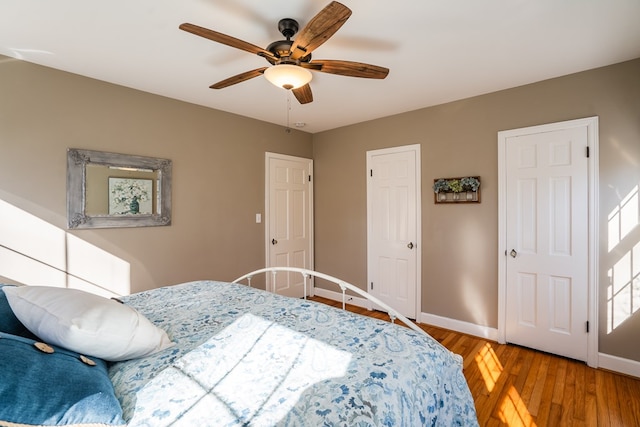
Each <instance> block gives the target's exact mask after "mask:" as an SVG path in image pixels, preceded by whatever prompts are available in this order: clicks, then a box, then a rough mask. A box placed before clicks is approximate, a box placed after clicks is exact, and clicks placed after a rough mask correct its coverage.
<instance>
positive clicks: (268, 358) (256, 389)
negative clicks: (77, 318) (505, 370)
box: [109, 281, 478, 427]
mask: <svg viewBox="0 0 640 427" xmlns="http://www.w3.org/2000/svg"><path fill="white" fill-rule="evenodd" d="M122 300H123V301H124V302H125V303H126V304H129V305H131V306H133V307H135V308H136V309H138V310H139V311H140V312H141V313H143V314H144V315H145V316H147V317H148V318H149V319H150V320H151V321H152V322H154V323H155V324H157V325H158V326H160V327H161V328H163V329H164V330H166V331H167V333H168V334H169V336H170V337H171V339H172V340H173V341H174V342H175V343H176V344H177V345H176V346H174V347H171V348H168V349H166V350H163V351H162V352H159V353H156V354H154V355H152V356H149V357H146V358H143V359H137V360H130V361H125V362H119V363H115V364H113V365H112V366H111V367H110V370H109V374H110V376H111V379H112V381H113V384H114V387H115V391H116V395H117V396H118V398H119V399H120V402H121V404H122V408H123V411H124V416H125V419H126V420H128V422H129V425H130V426H153V427H161V426H190V427H193V426H216V427H218V426H349V427H351V426H406V427H415V426H465V427H466V426H477V425H478V423H477V419H476V413H475V408H474V403H473V400H472V398H471V393H470V392H469V388H468V386H467V383H466V381H465V378H464V375H463V374H462V369H461V358H460V356H458V355H455V354H453V353H451V352H450V351H449V350H447V349H446V348H444V347H443V346H442V345H440V344H439V343H438V342H437V341H435V340H434V339H432V338H430V337H428V336H425V335H422V334H419V333H417V332H415V331H412V330H410V329H408V328H405V327H402V326H398V325H393V324H390V323H388V322H383V321H381V320H377V319H372V318H368V317H365V316H360V315H356V314H352V313H349V312H346V311H342V310H339V309H336V308H333V307H329V306H326V305H323V304H318V303H314V302H310V301H305V300H299V299H292V298H287V297H282V296H278V295H275V294H272V293H268V292H265V291H262V290H259V289H253V288H249V287H247V286H245V285H236V284H230V283H221V282H211V281H198V282H191V283H185V284H181V285H176V286H170V287H165V288H160V289H155V290H152V291H146V292H141V293H138V294H134V295H130V296H127V297H124V298H122Z"/></svg>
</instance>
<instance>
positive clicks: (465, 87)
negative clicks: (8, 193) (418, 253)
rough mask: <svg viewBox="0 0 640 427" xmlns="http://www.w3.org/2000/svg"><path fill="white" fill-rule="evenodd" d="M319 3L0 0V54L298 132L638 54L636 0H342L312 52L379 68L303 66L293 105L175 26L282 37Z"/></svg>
mask: <svg viewBox="0 0 640 427" xmlns="http://www.w3.org/2000/svg"><path fill="white" fill-rule="evenodd" d="M328 3H329V0H101V1H97V0H56V1H52V0H2V1H1V2H0V54H2V55H6V56H9V57H13V58H19V59H23V60H25V61H29V62H33V63H37V64H41V65H45V66H48V67H52V68H56V69H60V70H64V71H69V72H72V73H76V74H80V75H83V76H88V77H92V78H95V79H99V80H104V81H107V82H111V83H116V84H119V85H123V86H127V87H131V88H136V89H139V90H142V91H146V92H150V93H154V94H158V95H163V96H166V97H170V98H175V99H179V100H182V101H187V102H191V103H194V104H199V105H204V106H207V107H211V108H215V109H218V110H223V111H228V112H231V113H236V114H240V115H243V116H247V117H252V118H255V119H259V120H264V121H267V122H272V123H276V124H279V125H283V126H285V125H287V123H288V122H287V120H288V121H289V123H290V125H291V126H292V127H294V126H295V123H297V122H301V123H305V124H306V125H305V126H304V127H301V128H300V129H301V130H303V131H305V132H310V133H315V132H320V131H324V130H328V129H333V128H337V127H341V126H345V125H349V124H353V123H358V122H362V121H366V120H371V119H376V118H379V117H384V116H388V115H392V114H397V113H401V112H405V111H411V110H415V109H419V108H423V107H427V106H431V105H437V104H441V103H444V102H449V101H453V100H457V99H462V98H467V97H470V96H475V95H479V94H483V93H488V92H493V91H496V90H500V89H506V88H510V87H515V86H520V85H523V84H527V83H532V82H536V81H540V80H544V79H548V78H552V77H557V76H562V75H566V74H570V73H574V72H578V71H583V70H587V69H591V68H595V67H600V66H604V65H609V64H613V63H617V62H622V61H625V60H629V59H634V58H638V57H640V23H639V22H640V1H639V0H394V1H386V2H372V1H365V0H344V1H343V3H344V4H345V5H346V6H348V7H349V8H351V9H352V11H353V14H352V16H351V18H349V20H348V21H347V22H346V24H345V25H344V26H343V27H342V28H340V30H338V32H337V33H336V34H335V35H334V36H333V37H331V38H330V39H329V40H328V41H327V42H326V43H325V44H323V45H322V46H320V47H319V48H317V49H316V50H315V51H314V53H313V57H314V58H317V59H340V60H349V61H357V62H365V63H369V64H374V65H381V66H384V67H388V68H389V69H390V72H389V76H388V77H387V78H386V79H385V80H369V79H361V78H353V77H343V76H336V75H330V74H323V73H318V72H314V78H313V81H312V82H311V87H312V89H313V95H314V101H313V102H312V103H310V104H307V105H300V104H298V102H297V101H296V99H295V97H293V95H291V96H290V100H291V101H290V103H288V101H287V98H288V95H287V91H285V90H283V89H279V88H276V87H275V86H273V85H271V84H270V83H269V82H267V81H266V80H265V79H264V77H262V76H260V77H257V78H254V79H252V80H249V81H246V82H243V83H240V84H237V85H234V86H231V87H228V88H225V89H220V90H213V89H209V85H211V84H212V83H215V82H217V81H220V80H223V79H225V78H227V77H230V76H233V75H235V74H239V73H241V72H244V71H248V70H252V69H255V68H259V67H262V66H266V65H268V63H267V62H266V60H265V59H263V58H260V57H258V56H257V55H253V54H250V53H248V52H245V51H241V50H238V49H234V48H231V47H228V46H225V45H221V44H218V43H215V42H213V41H210V40H207V39H204V38H201V37H198V36H195V35H193V34H190V33H186V32H184V31H181V30H179V29H178V25H180V24H181V23H183V22H190V23H193V24H196V25H200V26H203V27H207V28H210V29H213V30H216V31H219V32H222V33H225V34H228V35H231V36H234V37H236V38H239V39H242V40H245V41H247V42H250V43H252V44H254V45H258V46H261V47H266V46H267V45H268V44H269V43H271V42H272V41H275V40H280V39H282V38H283V37H282V35H281V34H280V33H279V32H278V29H277V23H278V21H279V20H280V19H281V18H294V19H296V20H297V21H298V22H299V23H300V26H301V27H303V26H304V25H305V24H306V23H307V22H308V21H309V19H311V18H312V17H313V16H314V15H315V14H316V13H318V12H319V11H320V10H321V9H322V8H323V7H324V6H325V5H327V4H328ZM294 39H295V36H294ZM639 78H640V76H639ZM0 102H1V101H0ZM288 104H290V110H289V111H287V108H288V107H287V105H288ZM287 113H289V114H287ZM287 116H288V118H287Z"/></svg>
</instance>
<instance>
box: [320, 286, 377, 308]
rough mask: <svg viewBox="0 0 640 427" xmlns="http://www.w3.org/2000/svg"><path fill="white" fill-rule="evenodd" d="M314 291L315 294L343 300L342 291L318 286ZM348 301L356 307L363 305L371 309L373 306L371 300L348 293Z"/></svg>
mask: <svg viewBox="0 0 640 427" xmlns="http://www.w3.org/2000/svg"><path fill="white" fill-rule="evenodd" d="M314 292H315V295H317V296H319V297H322V298H328V299H330V300H333V301H338V302H342V292H336V291H330V290H328V289H323V288H318V287H316V288H314ZM346 302H347V304H351V305H355V306H356V307H361V308H366V309H368V310H371V306H370V305H369V300H368V299H366V298H362V297H356V296H352V295H348V294H347V296H346Z"/></svg>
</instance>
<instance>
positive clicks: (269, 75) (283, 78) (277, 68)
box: [264, 64, 312, 89]
mask: <svg viewBox="0 0 640 427" xmlns="http://www.w3.org/2000/svg"><path fill="white" fill-rule="evenodd" d="M264 76H265V78H266V79H267V80H269V81H270V82H271V83H273V84H274V85H276V86H278V87H281V88H284V89H297V88H299V87H301V86H304V85H306V84H307V83H309V82H310V81H311V78H312V75H311V71H309V70H307V69H306V68H302V67H300V66H298V65H291V64H279V65H274V66H273V67H269V68H267V69H266V70H264Z"/></svg>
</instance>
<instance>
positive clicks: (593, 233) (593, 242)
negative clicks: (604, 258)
mask: <svg viewBox="0 0 640 427" xmlns="http://www.w3.org/2000/svg"><path fill="white" fill-rule="evenodd" d="M574 127H586V128H587V135H588V147H589V148H588V150H589V158H588V166H587V170H588V171H587V173H588V177H587V181H588V198H589V200H588V210H589V212H588V217H589V220H588V221H589V223H588V230H589V248H588V259H589V261H588V262H589V265H588V283H587V288H588V308H587V315H588V321H589V334H587V347H588V348H587V365H589V366H591V367H594V368H597V367H598V333H599V328H598V285H597V284H598V261H599V259H598V240H599V233H598V223H599V214H598V182H599V179H598V163H599V161H598V117H597V116H596V117H588V118H584V119H576V120H569V121H565V122H558V123H550V124H545V125H539V126H531V127H526V128H521V129H512V130H505V131H500V132H498V342H499V343H501V344H504V343H505V342H506V321H507V320H506V291H507V283H506V271H507V235H506V234H507V233H506V231H507V203H506V194H507V192H506V173H507V172H506V169H507V168H506V143H507V139H508V138H511V137H514V136H520V135H528V134H532V133H542V132H550V131H555V130H561V129H567V128H574ZM586 150H587V148H585V155H586Z"/></svg>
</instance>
